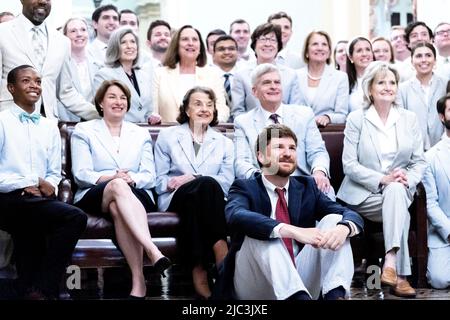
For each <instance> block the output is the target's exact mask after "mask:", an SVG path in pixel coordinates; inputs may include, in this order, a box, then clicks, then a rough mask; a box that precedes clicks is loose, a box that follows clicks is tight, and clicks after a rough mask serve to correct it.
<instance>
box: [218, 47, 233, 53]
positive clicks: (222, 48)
mask: <svg viewBox="0 0 450 320" xmlns="http://www.w3.org/2000/svg"><path fill="white" fill-rule="evenodd" d="M227 50H228V51H231V52H234V51H237V48H236V47H233V46H230V47H216V51H217V52H225V51H227Z"/></svg>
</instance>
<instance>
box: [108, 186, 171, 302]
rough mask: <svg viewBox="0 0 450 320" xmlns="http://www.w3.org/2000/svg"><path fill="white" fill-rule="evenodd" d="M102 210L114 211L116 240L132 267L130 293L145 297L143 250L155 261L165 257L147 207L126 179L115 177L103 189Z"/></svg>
mask: <svg viewBox="0 0 450 320" xmlns="http://www.w3.org/2000/svg"><path fill="white" fill-rule="evenodd" d="M102 211H104V212H106V211H109V212H110V213H111V216H112V219H113V221H114V228H115V233H116V238H117V242H118V244H119V246H120V248H121V250H122V252H123V254H124V256H125V259H126V260H127V263H128V265H129V267H130V270H131V275H132V288H131V292H130V294H131V295H133V296H137V297H143V296H145V293H146V286H145V278H144V274H143V251H145V253H146V254H147V256H148V257H149V259H150V261H151V262H152V263H153V264H155V263H156V262H157V261H158V260H159V259H161V258H162V257H163V255H162V253H161V251H159V249H158V247H157V246H156V245H155V244H154V243H153V241H152V238H151V235H150V230H149V229H148V223H147V213H146V210H145V208H144V206H143V205H142V203H141V202H140V201H139V200H138V199H137V198H136V196H135V195H134V194H133V192H132V191H131V188H130V187H129V186H128V184H127V183H126V182H125V181H124V180H122V179H114V180H111V181H110V182H109V183H108V184H107V185H106V187H105V189H104V192H103V199H102Z"/></svg>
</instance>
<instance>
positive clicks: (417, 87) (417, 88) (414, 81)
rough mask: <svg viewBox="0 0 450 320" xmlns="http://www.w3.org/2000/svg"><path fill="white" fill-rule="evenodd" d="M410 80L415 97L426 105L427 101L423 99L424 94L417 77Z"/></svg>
mask: <svg viewBox="0 0 450 320" xmlns="http://www.w3.org/2000/svg"><path fill="white" fill-rule="evenodd" d="M411 81H412V88H413V92H415V93H416V97H418V98H419V100H420V101H421V102H422V105H423V106H426V105H427V102H426V101H425V95H423V94H422V88H421V87H420V83H419V80H417V78H416V77H414V79H412V80H411ZM433 82H434V81H433Z"/></svg>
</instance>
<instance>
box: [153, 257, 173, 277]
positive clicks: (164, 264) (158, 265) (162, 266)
mask: <svg viewBox="0 0 450 320" xmlns="http://www.w3.org/2000/svg"><path fill="white" fill-rule="evenodd" d="M171 265H172V262H171V261H170V259H169V258H167V257H162V258H160V259H159V260H158V261H156V262H155V264H154V265H153V268H155V270H156V272H158V273H160V274H161V275H162V276H163V278H165V277H166V274H165V273H164V270H166V269H167V268H169V267H170V266H171Z"/></svg>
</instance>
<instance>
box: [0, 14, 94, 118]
mask: <svg viewBox="0 0 450 320" xmlns="http://www.w3.org/2000/svg"><path fill="white" fill-rule="evenodd" d="M27 21H28V19H27V18H25V16H24V15H22V14H20V15H19V16H18V17H16V18H15V19H13V20H11V21H8V22H5V23H2V24H0V35H1V36H0V73H1V80H0V82H1V83H0V87H1V89H0V90H1V91H0V110H4V109H7V108H10V107H11V106H12V105H13V101H12V96H11V94H10V93H9V92H8V90H7V88H6V82H7V81H6V77H7V75H8V73H9V71H11V70H12V69H14V68H15V67H17V66H19V65H23V64H28V65H31V66H35V67H36V66H37V63H36V57H35V56H34V53H33V47H32V45H31V40H30V36H29V34H28V31H27V30H26V23H27ZM28 22H29V21H28ZM47 32H48V36H47V38H48V46H47V54H46V57H45V60H44V65H43V67H42V70H41V76H42V101H43V103H44V107H45V114H46V116H47V118H49V119H56V118H58V108H57V102H56V100H57V98H58V99H59V100H60V101H61V102H62V103H63V104H64V105H65V106H66V108H67V109H68V110H69V111H70V112H72V113H74V114H76V115H77V116H79V117H81V118H83V119H87V120H88V119H94V118H98V117H99V116H98V113H97V110H95V107H94V106H93V105H92V104H91V103H89V102H87V101H86V100H85V99H84V98H83V96H82V95H81V94H80V93H78V91H77V90H76V89H75V88H74V87H73V85H72V79H71V76H70V68H69V62H70V59H71V57H70V42H69V39H68V38H67V37H65V36H64V35H62V34H61V33H60V32H58V31H56V30H52V29H51V28H47ZM36 69H37V70H38V69H39V68H38V67H36ZM38 71H39V70H38ZM37 105H38V106H40V105H41V104H40V102H38V104H37Z"/></svg>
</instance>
